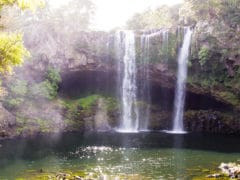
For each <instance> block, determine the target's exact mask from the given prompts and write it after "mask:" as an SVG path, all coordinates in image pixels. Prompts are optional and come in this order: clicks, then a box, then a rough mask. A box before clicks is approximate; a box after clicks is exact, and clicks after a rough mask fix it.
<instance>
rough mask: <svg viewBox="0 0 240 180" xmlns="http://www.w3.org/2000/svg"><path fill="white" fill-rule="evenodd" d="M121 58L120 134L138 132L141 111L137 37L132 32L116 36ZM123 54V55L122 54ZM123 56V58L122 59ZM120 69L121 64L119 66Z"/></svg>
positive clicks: (120, 33) (123, 32) (119, 33)
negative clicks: (137, 79) (138, 96)
mask: <svg viewBox="0 0 240 180" xmlns="http://www.w3.org/2000/svg"><path fill="white" fill-rule="evenodd" d="M116 36H117V47H118V49H119V52H120V53H119V57H120V61H121V63H123V70H122V72H121V68H119V71H120V72H119V76H120V77H122V78H119V81H120V82H119V84H120V86H119V87H120V88H121V90H120V94H121V124H120V127H119V129H118V131H120V132H138V127H139V111H138V108H137V104H136V103H137V84H136V74H137V68H136V54H135V36H134V33H133V32H132V31H122V32H118V33H117V34H116ZM121 52H123V53H121ZM121 54H122V55H123V58H121ZM118 66H119V67H120V66H121V64H119V65H118ZM121 79H122V80H121Z"/></svg>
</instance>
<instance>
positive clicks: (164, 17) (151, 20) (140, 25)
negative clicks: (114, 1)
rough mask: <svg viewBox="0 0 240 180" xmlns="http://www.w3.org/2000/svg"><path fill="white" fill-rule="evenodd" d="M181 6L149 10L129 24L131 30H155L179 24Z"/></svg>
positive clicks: (135, 16) (136, 15)
mask: <svg viewBox="0 0 240 180" xmlns="http://www.w3.org/2000/svg"><path fill="white" fill-rule="evenodd" d="M179 8H180V5H175V6H171V7H168V6H161V7H159V8H157V9H155V10H151V9H147V10H146V11H144V12H143V13H137V14H135V15H134V16H133V17H132V18H131V19H129V20H128V22H127V27H128V28H129V29H153V28H160V27H171V26H172V25H173V24H177V23H178V19H179V14H178V11H179Z"/></svg>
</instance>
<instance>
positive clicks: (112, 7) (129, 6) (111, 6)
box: [50, 0, 183, 30]
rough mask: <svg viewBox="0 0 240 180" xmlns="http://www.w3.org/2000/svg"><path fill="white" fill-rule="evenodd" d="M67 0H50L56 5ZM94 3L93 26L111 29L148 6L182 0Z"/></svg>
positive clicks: (118, 0) (105, 0) (116, 0)
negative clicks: (94, 15)
mask: <svg viewBox="0 0 240 180" xmlns="http://www.w3.org/2000/svg"><path fill="white" fill-rule="evenodd" d="M67 1H69V0H51V1H50V2H53V3H54V4H55V6H56V5H58V4H59V5H61V4H64V3H65V2H67ZM76 1H77V0H76ZM92 1H93V3H94V4H95V5H96V17H95V19H94V22H93V23H94V25H93V28H95V29H97V30H111V29H113V28H115V27H121V26H123V25H124V24H125V22H126V21H127V20H128V19H129V18H130V17H131V16H132V15H134V14H135V13H136V12H142V11H144V10H145V9H147V8H148V7H151V8H155V7H157V6H161V5H163V4H167V5H174V4H178V3H181V2H183V0H92Z"/></svg>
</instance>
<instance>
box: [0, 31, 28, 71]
mask: <svg viewBox="0 0 240 180" xmlns="http://www.w3.org/2000/svg"><path fill="white" fill-rule="evenodd" d="M0 52H1V53H0V73H3V72H5V71H7V72H10V73H11V72H12V67H13V66H16V65H21V64H22V63H23V58H24V57H25V56H29V55H30V54H29V52H28V51H27V50H26V49H25V47H24V45H23V41H22V35H21V34H7V33H0Z"/></svg>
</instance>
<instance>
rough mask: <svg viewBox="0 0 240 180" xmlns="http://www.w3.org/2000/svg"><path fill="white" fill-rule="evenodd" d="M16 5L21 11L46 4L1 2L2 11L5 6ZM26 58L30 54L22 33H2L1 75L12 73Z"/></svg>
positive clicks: (18, 0)
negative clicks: (13, 68) (14, 67)
mask: <svg viewBox="0 0 240 180" xmlns="http://www.w3.org/2000/svg"><path fill="white" fill-rule="evenodd" d="M14 5H17V6H18V7H20V8H21V9H26V8H30V9H35V8H36V7H37V6H43V5H44V2H43V1H42V0H31V1H30V0H0V10H2V9H3V7H4V6H14ZM0 21H1V19H0ZM2 30H4V24H2ZM25 56H29V52H28V51H27V50H26V48H25V47H24V45H23V41H22V34H21V33H9V32H4V31H2V32H0V73H6V72H8V73H11V72H12V67H13V66H17V65H20V64H22V63H23V59H24V57H25Z"/></svg>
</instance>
